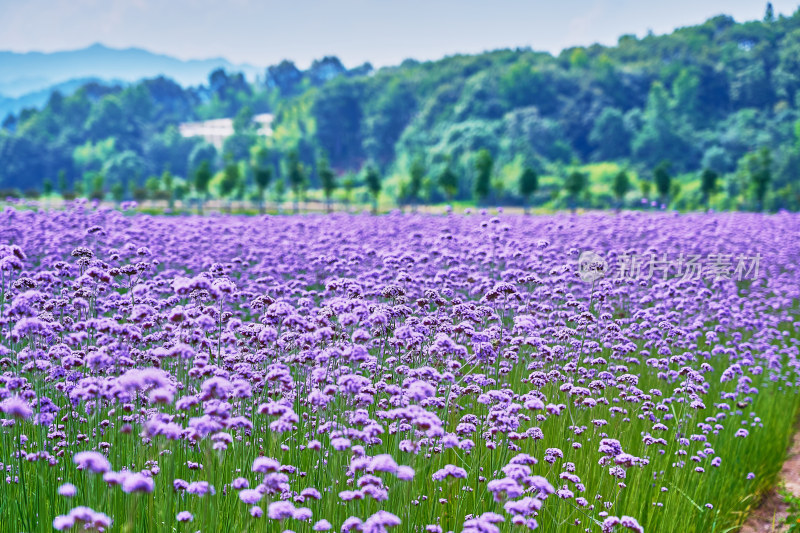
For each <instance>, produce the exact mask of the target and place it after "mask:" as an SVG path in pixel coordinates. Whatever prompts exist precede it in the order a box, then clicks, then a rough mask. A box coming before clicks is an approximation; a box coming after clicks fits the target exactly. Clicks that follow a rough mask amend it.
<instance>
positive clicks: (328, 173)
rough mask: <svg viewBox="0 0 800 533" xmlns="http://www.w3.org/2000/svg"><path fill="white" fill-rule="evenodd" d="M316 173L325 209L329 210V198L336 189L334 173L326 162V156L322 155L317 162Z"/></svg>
mask: <svg viewBox="0 0 800 533" xmlns="http://www.w3.org/2000/svg"><path fill="white" fill-rule="evenodd" d="M317 175H318V176H319V181H320V184H321V185H322V192H323V194H324V195H325V210H326V211H327V212H328V213H330V212H331V198H332V197H333V191H334V190H336V174H335V173H334V172H333V169H331V165H330V164H329V163H328V158H327V157H326V156H325V155H323V156H322V157H320V158H319V161H318V162H317Z"/></svg>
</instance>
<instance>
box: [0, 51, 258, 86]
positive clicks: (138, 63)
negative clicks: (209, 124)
mask: <svg viewBox="0 0 800 533" xmlns="http://www.w3.org/2000/svg"><path fill="white" fill-rule="evenodd" d="M217 68H224V69H225V70H228V71H236V72H243V73H244V74H245V75H246V76H247V77H248V78H254V77H255V76H256V74H257V73H259V72H261V69H260V68H258V67H254V66H252V65H236V64H233V63H231V62H230V61H228V60H227V59H223V58H214V59H202V60H196V59H193V60H189V61H183V60H180V59H177V58H174V57H170V56H167V55H162V54H155V53H153V52H148V51H147V50H142V49H141V48H126V49H116V48H108V47H106V46H103V45H102V44H94V45H92V46H89V47H88V48H84V49H82V50H70V51H64V52H52V53H42V52H27V53H17V52H2V51H0V96H3V97H5V98H6V99H9V98H11V99H17V98H20V97H22V96H25V95H29V94H30V93H35V92H37V91H43V90H46V89H48V88H50V87H52V86H53V85H57V84H61V83H64V82H67V81H70V80H76V79H80V78H93V79H97V80H103V81H114V80H116V81H126V82H133V81H137V80H140V79H142V78H151V77H154V76H159V75H164V76H167V77H169V78H171V79H173V80H175V81H176V82H178V83H179V84H181V85H184V86H189V85H198V84H200V83H204V82H206V81H207V80H208V74H209V73H210V72H211V71H213V70H214V69H217ZM47 94H49V91H48V92H47Z"/></svg>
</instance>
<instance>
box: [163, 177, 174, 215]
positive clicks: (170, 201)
mask: <svg viewBox="0 0 800 533" xmlns="http://www.w3.org/2000/svg"><path fill="white" fill-rule="evenodd" d="M174 181H175V179H174V176H173V175H172V172H170V171H169V170H165V171H164V173H163V174H161V183H163V185H164V192H165V193H166V196H167V207H169V208H170V209H172V208H173V207H175V197H174V194H173V188H174V185H175V183H174Z"/></svg>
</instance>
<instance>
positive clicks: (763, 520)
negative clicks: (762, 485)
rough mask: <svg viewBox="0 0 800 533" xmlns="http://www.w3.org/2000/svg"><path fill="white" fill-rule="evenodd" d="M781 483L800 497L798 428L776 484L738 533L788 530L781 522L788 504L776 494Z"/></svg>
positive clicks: (775, 532) (799, 435)
mask: <svg viewBox="0 0 800 533" xmlns="http://www.w3.org/2000/svg"><path fill="white" fill-rule="evenodd" d="M780 485H783V486H784V487H785V488H786V490H788V491H790V492H791V493H792V494H794V495H795V496H797V497H800V430H798V431H797V432H796V433H795V434H794V437H792V446H791V448H790V449H789V454H788V457H787V458H786V462H784V463H783V468H781V472H780V475H779V477H778V483H777V485H776V486H775V487H774V488H773V489H772V490H770V491H769V493H767V495H766V496H765V497H764V500H763V501H762V502H761V505H760V506H759V507H758V508H757V509H755V510H754V511H753V512H752V513H751V514H750V516H749V517H748V519H747V521H746V522H745V524H744V526H742V529H741V530H740V533H781V532H785V531H788V529H789V526H788V525H786V524H784V523H783V520H784V519H785V518H786V515H787V512H786V510H787V508H788V506H787V505H786V503H784V501H783V498H781V496H780V495H779V494H778V487H779V486H780Z"/></svg>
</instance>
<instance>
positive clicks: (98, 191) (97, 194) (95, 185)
mask: <svg viewBox="0 0 800 533" xmlns="http://www.w3.org/2000/svg"><path fill="white" fill-rule="evenodd" d="M105 184H106V177H105V176H104V175H103V173H102V172H95V173H94V174H93V175H92V179H91V187H92V189H91V190H92V192H91V194H90V195H89V197H90V198H92V199H93V200H102V199H103V195H104V193H105Z"/></svg>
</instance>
